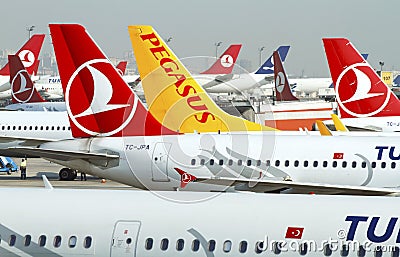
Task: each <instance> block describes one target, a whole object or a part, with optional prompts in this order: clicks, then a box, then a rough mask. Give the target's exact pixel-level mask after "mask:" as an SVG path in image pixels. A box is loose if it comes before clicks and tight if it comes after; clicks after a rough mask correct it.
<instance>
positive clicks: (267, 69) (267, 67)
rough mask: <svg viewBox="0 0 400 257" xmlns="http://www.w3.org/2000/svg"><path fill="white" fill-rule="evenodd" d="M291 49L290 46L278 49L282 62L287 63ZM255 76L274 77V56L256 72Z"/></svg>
mask: <svg viewBox="0 0 400 257" xmlns="http://www.w3.org/2000/svg"><path fill="white" fill-rule="evenodd" d="M289 48H290V46H280V47H278V49H277V50H276V51H278V53H279V56H280V57H281V60H282V62H285V60H286V56H287V54H288V52H289ZM254 73H255V74H264V75H267V74H270V75H273V74H274V62H273V55H271V56H270V57H269V58H268V59H267V61H266V62H265V63H263V65H261V67H260V68H259V69H258V70H257V71H256V72H254Z"/></svg>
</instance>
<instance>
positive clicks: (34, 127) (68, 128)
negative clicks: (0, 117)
mask: <svg viewBox="0 0 400 257" xmlns="http://www.w3.org/2000/svg"><path fill="white" fill-rule="evenodd" d="M1 130H71V127H67V126H5V125H3V126H1Z"/></svg>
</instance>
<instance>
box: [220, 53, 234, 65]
mask: <svg viewBox="0 0 400 257" xmlns="http://www.w3.org/2000/svg"><path fill="white" fill-rule="evenodd" d="M221 65H222V66H223V67H225V68H229V67H231V66H232V65H233V57H232V56H231V55H229V54H225V55H224V56H222V57H221Z"/></svg>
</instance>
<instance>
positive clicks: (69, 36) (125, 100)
mask: <svg viewBox="0 0 400 257" xmlns="http://www.w3.org/2000/svg"><path fill="white" fill-rule="evenodd" d="M49 27H50V32H51V37H52V41H53V46H54V52H55V54H56V59H57V64H58V69H59V72H60V78H61V83H62V87H63V91H64V95H65V103H66V106H67V112H68V116H69V119H70V124H71V130H72V134H73V136H74V137H91V136H113V137H120V136H146V135H162V134H176V132H173V131H170V130H169V129H167V128H165V127H164V126H162V125H161V124H160V123H159V122H157V120H156V119H154V117H153V116H152V115H151V114H150V113H148V112H147V110H146V109H145V107H144V106H143V104H142V102H141V101H140V100H139V98H138V96H136V95H135V93H134V92H133V91H132V90H131V89H130V88H129V86H128V85H127V84H126V83H125V82H124V80H123V78H122V77H121V75H120V74H119V73H118V71H117V70H116V69H115V67H114V65H112V64H111V62H110V61H109V60H108V59H107V57H106V56H105V54H104V53H103V52H102V50H101V49H100V48H99V47H98V46H97V44H96V43H95V42H94V40H93V39H92V38H91V37H90V35H89V34H88V33H87V32H86V30H85V28H84V27H83V26H81V25H79V24H50V25H49Z"/></svg>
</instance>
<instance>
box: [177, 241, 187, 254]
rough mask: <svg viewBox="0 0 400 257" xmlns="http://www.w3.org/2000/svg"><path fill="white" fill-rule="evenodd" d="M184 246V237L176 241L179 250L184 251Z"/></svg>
mask: <svg viewBox="0 0 400 257" xmlns="http://www.w3.org/2000/svg"><path fill="white" fill-rule="evenodd" d="M184 246H185V241H184V240H183V239H178V241H176V250H177V251H182V250H183V247H184Z"/></svg>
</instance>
